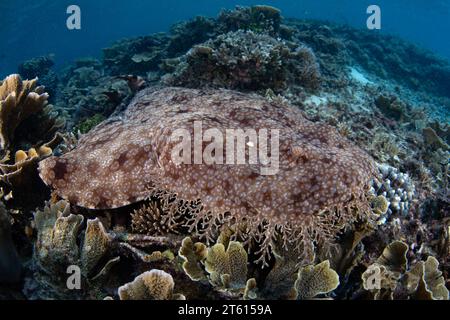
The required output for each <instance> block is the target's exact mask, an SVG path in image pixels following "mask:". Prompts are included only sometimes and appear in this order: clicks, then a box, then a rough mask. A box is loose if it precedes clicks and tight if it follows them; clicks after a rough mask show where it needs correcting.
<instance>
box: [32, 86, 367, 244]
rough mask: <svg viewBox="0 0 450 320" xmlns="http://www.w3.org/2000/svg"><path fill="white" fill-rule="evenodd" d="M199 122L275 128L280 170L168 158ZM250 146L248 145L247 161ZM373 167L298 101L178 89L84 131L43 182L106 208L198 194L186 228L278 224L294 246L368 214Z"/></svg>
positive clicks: (48, 167) (52, 161)
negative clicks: (163, 195)
mask: <svg viewBox="0 0 450 320" xmlns="http://www.w3.org/2000/svg"><path fill="white" fill-rule="evenodd" d="M196 121H201V123H202V128H203V130H205V131H206V130H208V129H216V130H218V131H219V132H221V133H222V134H223V136H224V137H226V138H227V139H228V138H230V137H228V136H227V135H226V130H228V129H242V130H246V129H247V128H255V129H256V130H258V132H259V130H260V129H264V128H266V129H268V130H273V129H276V130H279V172H278V173H277V174H274V175H263V174H261V172H263V171H262V169H264V168H263V167H264V165H263V164H261V163H256V164H239V165H235V164H217V163H212V164H209V163H202V164H189V163H181V164H180V163H178V162H176V161H174V160H173V157H172V152H173V150H175V148H176V147H177V145H179V143H180V140H179V139H176V141H174V139H173V137H172V134H173V133H174V131H175V130H178V129H184V130H186V131H185V132H187V133H188V134H189V137H190V138H191V139H192V141H194V140H193V139H195V137H194V123H195V122H196ZM227 139H224V140H225V143H224V145H226V140H227ZM231 139H234V137H232V138H231ZM209 147H211V146H209ZM202 148H203V149H202V152H205V150H206V149H207V148H208V145H207V144H206V145H205V144H203V147H202ZM271 148H274V146H272V147H271ZM275 151H277V150H275V149H273V150H272V151H271V152H273V153H275ZM216 152H218V151H216ZM250 152H251V148H245V153H246V157H247V158H248V156H249V153H250ZM189 153H191V150H189ZM192 155H193V156H194V150H192ZM375 172H376V169H375V165H374V162H373V161H372V159H371V158H370V157H369V156H368V155H367V154H366V153H365V152H364V151H362V150H361V149H359V148H358V147H356V146H354V145H353V144H352V143H351V142H349V141H347V140H346V139H344V138H342V137H341V136H340V135H339V134H338V133H337V131H336V130H335V129H334V128H332V127H330V126H328V125H324V124H318V123H313V122H311V121H308V120H306V119H305V118H304V117H303V116H302V114H301V113H300V111H298V110H296V109H295V108H294V107H291V106H289V105H284V104H276V103H273V102H269V101H267V100H266V99H264V98H262V97H260V96H258V95H248V94H243V93H237V92H234V91H227V90H194V89H184V88H174V87H168V88H163V89H158V88H150V89H147V90H144V91H142V92H140V93H139V94H138V95H137V96H136V98H135V99H134V100H133V101H132V103H131V104H130V105H129V107H128V108H127V110H126V111H125V113H124V114H123V115H121V116H119V117H117V118H111V119H109V120H108V121H106V122H104V123H102V124H100V125H99V126H98V127H97V128H95V129H94V130H92V131H90V132H89V133H88V134H86V135H84V136H83V137H82V138H81V139H80V141H79V144H78V146H77V147H76V148H75V149H74V150H72V151H70V152H68V153H66V154H64V155H63V156H61V157H51V158H48V159H46V160H44V161H42V162H41V163H40V175H41V177H42V179H43V180H44V181H45V182H46V183H47V184H48V185H50V186H52V187H53V188H54V189H55V192H56V194H57V195H59V196H60V197H62V198H65V199H68V200H69V201H70V202H71V203H72V204H75V205H78V206H82V207H86V208H90V209H112V208H118V207H123V206H126V205H129V204H132V203H135V202H138V201H140V200H144V199H146V198H148V197H149V196H151V195H152V194H153V193H154V192H155V190H165V191H170V192H174V193H176V195H177V197H178V198H180V199H184V200H186V201H195V200H200V201H201V204H202V205H201V207H200V208H197V209H196V210H188V211H189V212H188V214H187V216H188V217H186V219H187V222H186V223H187V224H188V225H189V226H190V227H191V230H195V231H198V232H199V233H200V234H202V235H206V236H208V237H211V236H213V235H214V233H215V231H216V228H217V227H218V225H222V224H228V225H231V224H244V225H245V226H246V227H247V228H248V230H250V232H248V234H250V235H252V236H254V235H255V236H256V235H258V236H263V237H264V238H265V239H266V242H267V243H269V242H270V240H271V239H272V238H273V237H274V236H275V234H276V233H277V231H280V232H281V233H282V234H283V239H285V240H295V241H298V245H299V246H298V249H299V250H300V248H304V247H305V245H306V244H308V247H309V242H310V241H311V240H316V241H320V240H326V239H332V238H333V237H334V236H335V235H336V234H337V233H338V232H339V231H340V230H341V229H342V227H345V226H347V225H349V224H350V223H351V222H352V221H354V220H355V219H356V218H358V217H361V216H364V215H365V213H366V212H367V210H368V207H369V205H368V203H367V201H366V198H365V194H366V191H367V190H368V187H369V185H370V180H371V179H372V178H373V175H375ZM325 242H326V241H325ZM264 247H267V246H264Z"/></svg>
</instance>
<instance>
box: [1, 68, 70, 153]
mask: <svg viewBox="0 0 450 320" xmlns="http://www.w3.org/2000/svg"><path fill="white" fill-rule="evenodd" d="M48 98H49V96H48V94H47V93H45V92H44V87H39V86H37V79H34V80H25V81H22V79H21V78H20V76H19V75H17V74H14V75H10V76H8V77H7V78H6V79H4V80H3V82H2V83H1V85H0V148H1V150H3V151H4V152H6V150H8V149H9V148H10V147H11V144H12V143H13V140H14V138H15V134H16V130H17V128H18V127H19V126H20V125H21V124H23V123H24V121H26V120H27V119H29V118H30V117H32V116H33V115H35V116H37V117H39V116H41V117H43V119H40V121H39V125H42V126H43V127H44V129H45V130H43V131H46V132H45V134H48V133H54V132H55V131H56V130H57V129H58V128H59V127H61V125H62V123H61V122H60V120H57V119H55V118H53V115H52V114H51V113H50V111H49V109H48V107H47V108H46V106H47V104H48ZM41 129H42V128H40V130H41ZM28 130H29V131H33V130H31V128H28Z"/></svg>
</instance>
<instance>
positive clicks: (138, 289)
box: [119, 269, 186, 300]
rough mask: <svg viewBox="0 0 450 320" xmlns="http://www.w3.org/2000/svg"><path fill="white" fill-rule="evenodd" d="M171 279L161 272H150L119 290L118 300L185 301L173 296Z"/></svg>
mask: <svg viewBox="0 0 450 320" xmlns="http://www.w3.org/2000/svg"><path fill="white" fill-rule="evenodd" d="M174 286H175V284H174V282H173V278H172V276H171V275H170V274H168V273H167V272H164V271H162V270H155V269H154V270H151V271H147V272H144V273H143V274H141V275H139V276H137V277H136V278H135V279H134V281H133V282H131V283H127V284H125V285H123V286H121V287H120V288H119V297H120V300H185V299H186V298H185V297H184V296H183V295H182V294H174V293H173V288H174Z"/></svg>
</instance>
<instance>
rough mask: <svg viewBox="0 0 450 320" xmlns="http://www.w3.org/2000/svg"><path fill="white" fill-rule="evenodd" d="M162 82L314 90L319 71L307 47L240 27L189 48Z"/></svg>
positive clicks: (244, 87) (312, 54) (194, 85)
mask: <svg viewBox="0 0 450 320" xmlns="http://www.w3.org/2000/svg"><path fill="white" fill-rule="evenodd" d="M164 81H165V82H166V83H167V84H169V85H182V86H188V87H194V88H195V87H202V86H210V87H220V88H228V89H241V90H253V91H256V90H261V89H272V90H274V91H280V90H282V89H285V88H287V86H288V85H298V86H302V87H305V88H307V89H317V88H318V87H319V85H320V71H319V66H318V64H317V62H316V59H315V56H314V53H313V52H312V51H311V50H310V49H309V48H308V47H306V46H304V45H300V46H299V45H294V44H287V43H284V42H282V41H280V40H277V39H275V38H272V37H270V36H268V35H265V34H258V33H254V32H252V31H242V30H240V31H236V32H230V33H227V34H224V35H220V36H218V37H217V38H216V39H213V40H209V41H207V42H205V43H203V44H201V45H197V46H195V47H193V48H192V49H191V50H190V51H189V52H188V53H187V54H186V56H185V57H182V58H181V62H180V63H179V65H178V66H177V67H176V70H175V71H174V73H173V74H171V75H168V76H166V77H165V79H164Z"/></svg>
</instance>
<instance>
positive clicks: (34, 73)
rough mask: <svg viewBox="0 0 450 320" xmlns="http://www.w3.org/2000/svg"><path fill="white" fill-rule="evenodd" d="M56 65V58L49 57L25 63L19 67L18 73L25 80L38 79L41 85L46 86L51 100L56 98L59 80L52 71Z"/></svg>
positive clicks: (37, 58)
mask: <svg viewBox="0 0 450 320" xmlns="http://www.w3.org/2000/svg"><path fill="white" fill-rule="evenodd" d="M54 65H55V62H54V56H53V55H51V54H50V55H47V56H41V57H36V58H33V59H30V60H27V61H24V62H23V63H21V64H20V65H19V68H18V73H19V74H20V75H21V76H22V77H23V78H25V79H34V78H38V79H39V83H41V84H42V85H44V86H45V88H46V91H47V92H48V94H49V96H50V98H51V97H55V93H56V91H57V87H58V84H59V79H58V76H57V75H56V73H55V72H54V71H53V70H51V68H52V67H53V66H54Z"/></svg>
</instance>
